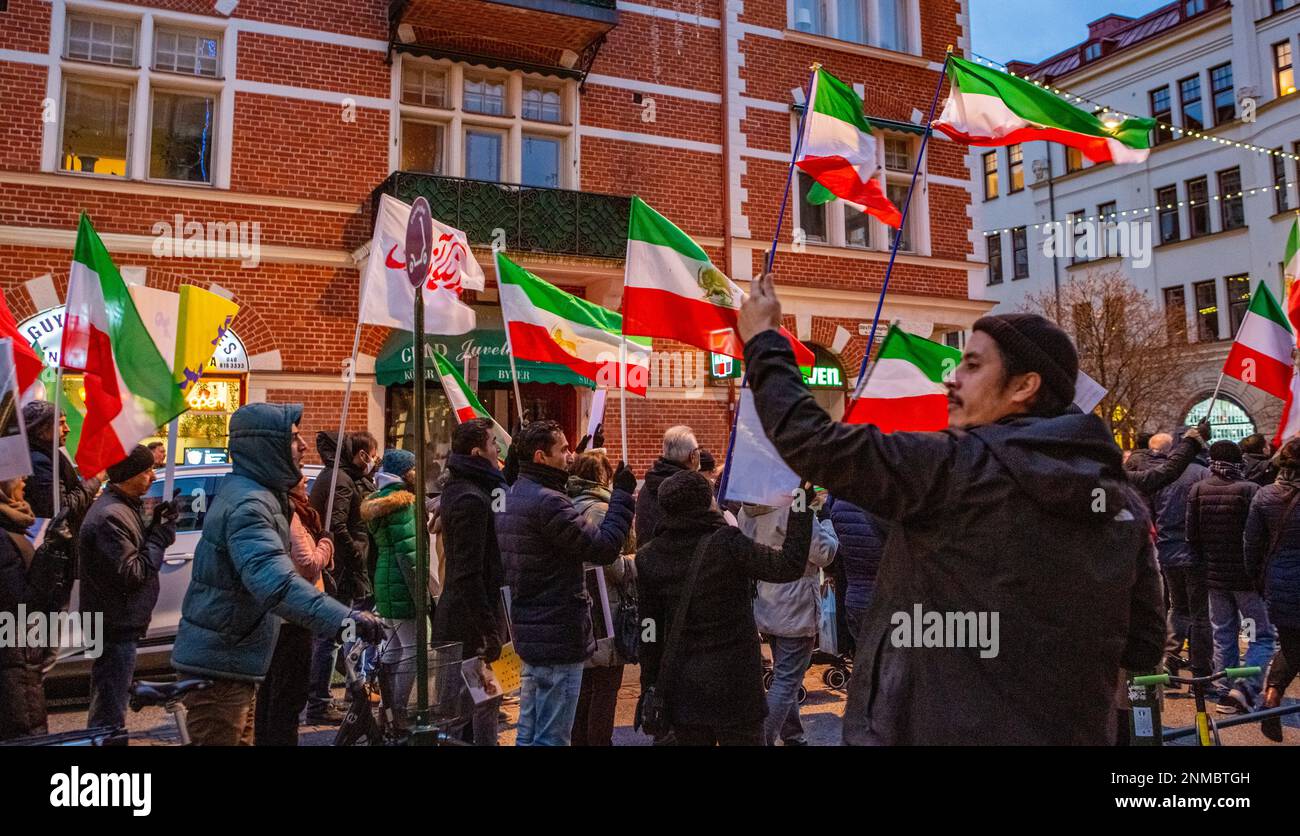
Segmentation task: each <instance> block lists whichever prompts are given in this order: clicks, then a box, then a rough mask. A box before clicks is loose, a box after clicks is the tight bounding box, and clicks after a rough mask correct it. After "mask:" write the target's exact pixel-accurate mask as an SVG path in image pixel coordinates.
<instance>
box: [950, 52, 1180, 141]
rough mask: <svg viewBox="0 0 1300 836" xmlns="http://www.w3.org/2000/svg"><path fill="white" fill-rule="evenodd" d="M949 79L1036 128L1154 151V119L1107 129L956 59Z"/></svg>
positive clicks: (1017, 82) (1016, 82) (1035, 90)
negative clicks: (994, 100)
mask: <svg viewBox="0 0 1300 836" xmlns="http://www.w3.org/2000/svg"><path fill="white" fill-rule="evenodd" d="M948 77H949V78H950V79H951V80H952V81H953V83H954V84H956V85H957V87H958V88H959V89H960V90H961V92H962V93H969V94H973V95H983V96H996V97H997V98H999V99H1001V100H1002V101H1003V103H1005V104H1006V106H1007V107H1008V108H1009V109H1010V110H1011V111H1012V112H1013V113H1015V114H1016V115H1017V116H1019V117H1021V118H1022V119H1026V120H1028V121H1030V122H1033V123H1034V124H1037V125H1043V126H1045V127H1049V128H1060V129H1061V130H1065V131H1070V132H1072V133H1077V134H1084V135H1087V136H1096V137H1113V138H1114V139H1117V140H1119V141H1120V142H1122V143H1124V144H1125V145H1127V146H1129V147H1130V148H1149V147H1151V138H1150V132H1151V130H1152V129H1154V128H1155V126H1156V122H1155V120H1154V119H1147V118H1140V117H1134V118H1130V119H1125V120H1124V121H1123V122H1122V123H1121V124H1120V125H1119V126H1117V127H1116V128H1114V129H1113V130H1112V129H1108V128H1107V127H1106V126H1105V125H1104V124H1102V121H1101V120H1100V119H1098V118H1097V117H1096V116H1093V115H1092V114H1091V113H1088V112H1086V111H1083V110H1080V109H1079V108H1077V107H1074V106H1073V105H1071V104H1068V103H1067V102H1065V101H1064V100H1063V99H1060V98H1058V97H1057V96H1055V95H1053V94H1052V93H1051V92H1049V91H1047V90H1044V89H1042V88H1040V87H1036V86H1034V85H1033V84H1031V83H1030V82H1028V81H1025V80H1024V79H1020V78H1016V77H1015V76H1012V75H1009V74H1007V73H1003V72H999V71H997V70H994V69H992V68H990V67H981V66H980V65H978V64H973V63H971V62H970V61H966V60H963V59H961V58H958V57H957V56H955V55H952V56H949V62H948Z"/></svg>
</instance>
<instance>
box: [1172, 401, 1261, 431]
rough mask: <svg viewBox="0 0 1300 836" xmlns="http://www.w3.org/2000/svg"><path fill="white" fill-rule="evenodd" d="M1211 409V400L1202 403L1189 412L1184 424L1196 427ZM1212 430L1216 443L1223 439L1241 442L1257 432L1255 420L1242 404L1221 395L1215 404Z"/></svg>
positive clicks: (1211, 418)
mask: <svg viewBox="0 0 1300 836" xmlns="http://www.w3.org/2000/svg"><path fill="white" fill-rule="evenodd" d="M1209 408H1210V399H1209V398H1206V399H1205V400H1203V401H1200V402H1199V403H1197V404H1196V405H1195V406H1193V407H1192V408H1191V409H1189V410H1188V411H1187V417H1186V418H1185V419H1184V420H1183V423H1184V424H1185V425H1186V426H1189V427H1190V426H1195V425H1196V424H1198V423H1200V421H1201V419H1202V418H1204V417H1205V413H1206V412H1207V411H1208V410H1209ZM1210 428H1211V429H1212V430H1213V432H1212V434H1211V437H1212V438H1214V440H1216V441H1218V440H1219V439H1223V438H1226V439H1229V440H1231V441H1241V440H1242V439H1243V438H1245V437H1246V436H1248V435H1253V434H1254V433H1255V432H1256V428H1255V422H1254V420H1252V419H1251V417H1250V415H1249V414H1248V413H1247V412H1246V410H1245V409H1243V408H1242V406H1241V404H1239V403H1237V402H1236V401H1234V400H1232V399H1231V398H1229V397H1227V396H1225V395H1219V399H1218V400H1216V401H1215V402H1214V412H1213V413H1212V414H1211V415H1210Z"/></svg>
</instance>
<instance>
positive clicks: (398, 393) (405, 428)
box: [384, 381, 456, 493]
mask: <svg viewBox="0 0 1300 836" xmlns="http://www.w3.org/2000/svg"><path fill="white" fill-rule="evenodd" d="M414 402H415V387H414V386H412V385H411V384H410V383H404V384H400V385H397V386H389V387H388V398H387V402H386V404H385V408H384V449H386V450H387V449H391V448H394V447H396V448H400V449H402V450H414V449H415V422H414V420H413V418H412V416H413V409H414V407H415V403H414ZM424 418H425V422H424V450H425V460H424V461H425V465H424V468H425V469H424V486H425V492H426V493H436V492H437V491H438V490H439V488H438V480H439V477H441V476H442V471H443V468H444V467H446V464H447V454H448V453H450V452H451V432H452V430H453V429H455V428H456V415H455V413H453V412H452V409H451V403H450V402H449V401H448V400H447V396H446V395H445V394H443V391H442V387H441V386H439V385H438V384H437V383H429V382H428V381H426V382H425V389H424Z"/></svg>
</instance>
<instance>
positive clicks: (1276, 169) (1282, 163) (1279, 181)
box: [1272, 147, 1291, 214]
mask: <svg viewBox="0 0 1300 836" xmlns="http://www.w3.org/2000/svg"><path fill="white" fill-rule="evenodd" d="M1274 150H1275V151H1276V152H1277V153H1276V154H1274V155H1273V161H1272V162H1273V171H1272V174H1273V209H1274V212H1275V213H1276V214H1281V213H1283V212H1287V211H1290V209H1291V189H1290V187H1289V186H1287V182H1288V181H1287V176H1286V157H1284V156H1282V154H1283V152H1284V151H1285V150H1286V149H1285V147H1278V148H1275V149H1274Z"/></svg>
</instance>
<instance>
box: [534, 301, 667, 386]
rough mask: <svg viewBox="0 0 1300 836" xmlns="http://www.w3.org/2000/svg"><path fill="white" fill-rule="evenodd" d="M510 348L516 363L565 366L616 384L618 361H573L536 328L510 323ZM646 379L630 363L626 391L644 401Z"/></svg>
mask: <svg viewBox="0 0 1300 836" xmlns="http://www.w3.org/2000/svg"><path fill="white" fill-rule="evenodd" d="M510 347H511V349H512V350H513V351H514V354H515V358H516V359H520V360H534V361H537V362H540V363H555V364H556V365H559V366H567V367H568V368H570V369H572V370H573V371H575V372H577V373H578V374H580V375H582V376H584V377H589V378H591V379H592V380H595V381H598V382H601V383H605V382H608V383H609V384H611V385H613V384H617V383H618V379H619V375H618V360H613V361H611V362H608V363H595V362H592V361H590V360H583V359H581V358H578V357H574V356H573V355H572V354H569V353H568V352H566V351H564V349H562V348H560V347H559V346H558V345H556V344H555V340H553V339H551V335H550V334H548V333H546V329H545V328H542V327H540V326H538V325H533V324H532V323H529V322H517V321H514V320H512V321H511V322H510ZM645 378H646V374H645V373H644V372H641V371H638V367H636V366H633V365H632V364H630V363H629V364H628V373H627V391H629V392H631V393H632V394H634V395H641V396H643V397H644V396H645V393H646V379H645Z"/></svg>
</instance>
